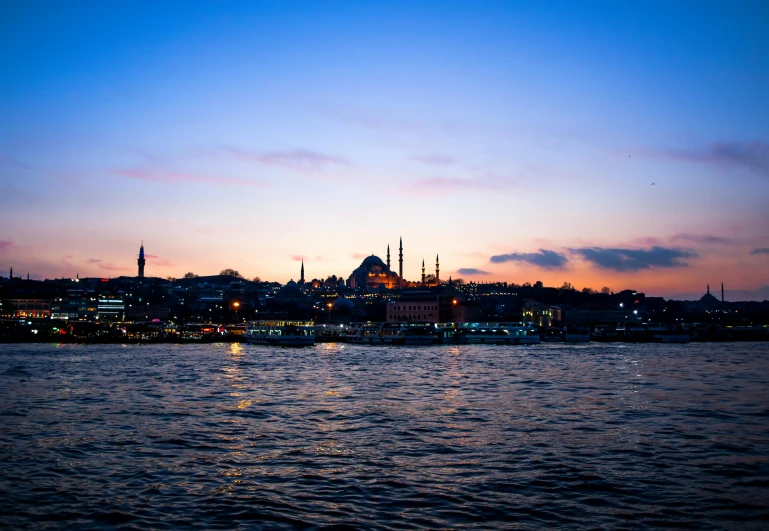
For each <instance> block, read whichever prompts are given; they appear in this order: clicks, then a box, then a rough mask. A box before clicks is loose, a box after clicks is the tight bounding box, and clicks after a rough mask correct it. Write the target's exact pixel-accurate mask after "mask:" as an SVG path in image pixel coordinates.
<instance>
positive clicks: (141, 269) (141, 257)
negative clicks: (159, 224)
mask: <svg viewBox="0 0 769 531" xmlns="http://www.w3.org/2000/svg"><path fill="white" fill-rule="evenodd" d="M136 263H137V264H139V275H138V277H139V278H144V240H142V246H141V247H139V260H137V262H136Z"/></svg>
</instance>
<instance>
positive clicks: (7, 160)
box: [0, 153, 34, 170]
mask: <svg viewBox="0 0 769 531" xmlns="http://www.w3.org/2000/svg"><path fill="white" fill-rule="evenodd" d="M0 165H3V166H14V167H16V168H24V169H25V170H34V168H33V167H32V166H30V165H29V164H25V163H23V162H21V161H20V160H17V159H15V158H13V157H9V156H8V155H3V154H2V153H0Z"/></svg>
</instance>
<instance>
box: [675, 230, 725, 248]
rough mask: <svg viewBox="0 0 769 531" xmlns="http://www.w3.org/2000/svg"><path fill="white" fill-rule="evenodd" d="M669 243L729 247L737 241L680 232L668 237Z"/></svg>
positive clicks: (709, 235) (710, 235)
mask: <svg viewBox="0 0 769 531" xmlns="http://www.w3.org/2000/svg"><path fill="white" fill-rule="evenodd" d="M670 241H671V242H689V243H694V244H700V245H708V244H716V245H730V244H733V243H737V242H738V240H736V239H734V238H726V237H723V236H714V235H712V234H691V233H688V232H681V233H679V234H674V235H673V236H671V237H670Z"/></svg>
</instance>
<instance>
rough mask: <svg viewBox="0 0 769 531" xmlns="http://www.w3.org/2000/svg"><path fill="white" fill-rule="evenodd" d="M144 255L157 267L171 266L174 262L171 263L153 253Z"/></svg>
mask: <svg viewBox="0 0 769 531" xmlns="http://www.w3.org/2000/svg"><path fill="white" fill-rule="evenodd" d="M144 257H145V258H146V259H147V260H149V261H150V263H151V264H152V265H154V266H158V267H173V266H174V264H172V263H171V262H170V261H168V260H164V259H163V258H160V257H159V256H157V255H154V254H145V255H144Z"/></svg>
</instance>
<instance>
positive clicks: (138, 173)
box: [112, 170, 267, 187]
mask: <svg viewBox="0 0 769 531" xmlns="http://www.w3.org/2000/svg"><path fill="white" fill-rule="evenodd" d="M112 173H114V174H115V175H119V176H120V177H126V178H128V179H138V180H141V181H151V182H156V183H169V184H178V183H182V182H192V183H199V184H231V185H235V186H256V187H264V186H267V184H265V183H262V182H259V181H251V180H249V179H236V178H232V177H213V176H202V175H192V174H188V173H178V172H163V171H148V170H113V171H112Z"/></svg>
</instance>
